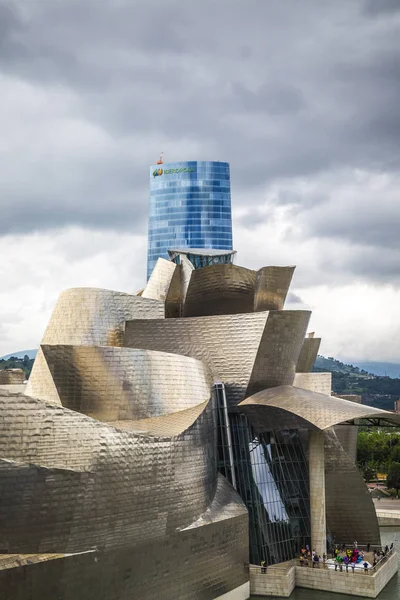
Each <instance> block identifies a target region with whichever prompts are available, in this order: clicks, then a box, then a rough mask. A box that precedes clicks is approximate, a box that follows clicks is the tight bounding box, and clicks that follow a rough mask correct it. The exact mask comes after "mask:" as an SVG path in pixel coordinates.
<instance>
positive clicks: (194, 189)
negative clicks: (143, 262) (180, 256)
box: [147, 161, 232, 277]
mask: <svg viewBox="0 0 400 600" xmlns="http://www.w3.org/2000/svg"><path fill="white" fill-rule="evenodd" d="M175 248H179V249H183V248H213V249H215V250H232V217H231V189H230V171H229V164H228V163H226V162H213V161H189V162H179V163H168V164H163V165H156V166H152V167H150V209H149V237H148V255H147V277H150V274H151V272H152V270H153V268H154V266H155V264H156V262H157V259H158V257H160V256H161V257H163V258H166V259H168V250H172V249H175Z"/></svg>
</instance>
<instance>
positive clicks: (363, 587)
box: [249, 550, 398, 598]
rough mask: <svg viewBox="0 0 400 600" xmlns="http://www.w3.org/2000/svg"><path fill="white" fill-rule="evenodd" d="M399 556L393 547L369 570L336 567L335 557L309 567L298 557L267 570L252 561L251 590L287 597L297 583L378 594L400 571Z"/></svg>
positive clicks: (326, 588)
mask: <svg viewBox="0 0 400 600" xmlns="http://www.w3.org/2000/svg"><path fill="white" fill-rule="evenodd" d="M370 554H371V553H369V557H370ZM372 556H373V555H372ZM397 560H398V556H397V553H396V552H395V551H394V550H393V551H392V552H389V553H388V554H387V555H386V556H385V557H384V558H383V559H382V560H381V561H379V563H378V564H377V566H376V567H372V566H371V567H370V568H369V569H368V570H367V571H364V568H359V567H357V568H355V570H354V572H353V571H352V569H351V568H349V570H348V571H346V569H345V568H343V570H342V571H340V570H339V569H338V570H337V571H335V567H334V562H333V561H332V559H330V560H329V561H327V563H326V564H325V565H323V563H322V562H321V563H320V567H319V568H318V567H314V568H313V567H312V566H310V565H311V563H310V565H309V566H308V567H307V566H304V565H303V566H300V561H299V560H298V559H296V560H292V561H289V562H286V563H281V564H278V565H273V566H269V567H267V568H266V572H263V571H262V568H261V567H260V566H258V565H257V566H256V565H250V568H249V570H250V590H251V593H252V594H253V595H258V596H278V597H281V598H288V597H289V596H290V594H291V593H292V591H293V589H294V588H295V587H302V588H308V589H314V590H324V591H330V592H337V593H342V594H348V595H352V596H361V597H363V598H376V597H377V596H378V595H379V593H380V592H381V591H382V589H383V588H384V587H385V585H386V584H387V583H388V581H390V579H391V578H392V577H393V576H394V575H395V573H396V572H397V568H398V564H397ZM368 562H369V561H368Z"/></svg>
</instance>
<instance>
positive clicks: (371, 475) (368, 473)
mask: <svg viewBox="0 0 400 600" xmlns="http://www.w3.org/2000/svg"><path fill="white" fill-rule="evenodd" d="M363 476H364V479H365V481H366V482H367V483H369V482H370V481H371V480H372V479H375V478H376V469H375V468H374V467H373V466H372V465H371V464H367V465H365V467H364V469H363Z"/></svg>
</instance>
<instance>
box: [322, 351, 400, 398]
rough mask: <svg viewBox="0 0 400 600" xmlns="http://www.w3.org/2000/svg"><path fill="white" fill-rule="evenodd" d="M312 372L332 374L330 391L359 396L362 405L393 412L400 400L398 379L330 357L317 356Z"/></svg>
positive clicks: (399, 380) (399, 382) (399, 381)
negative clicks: (376, 373) (374, 373)
mask: <svg viewBox="0 0 400 600" xmlns="http://www.w3.org/2000/svg"><path fill="white" fill-rule="evenodd" d="M313 371H315V372H323V371H325V372H326V371H330V372H331V373H332V390H333V391H334V392H335V393H336V394H359V395H360V396H361V397H362V403H363V404H368V405H369V406H375V407H376V408H382V409H384V410H393V409H394V402H395V401H396V400H399V399H400V379H393V378H391V377H386V376H378V375H373V374H372V373H369V372H368V371H366V370H364V369H360V368H359V367H356V366H354V365H347V364H345V363H342V362H341V361H339V360H336V359H334V358H332V357H328V358H326V357H325V356H318V357H317V360H316V361H315V364H314V368H313Z"/></svg>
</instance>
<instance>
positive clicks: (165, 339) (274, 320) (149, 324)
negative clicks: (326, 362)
mask: <svg viewBox="0 0 400 600" xmlns="http://www.w3.org/2000/svg"><path fill="white" fill-rule="evenodd" d="M309 316H310V313H309V312H308V311H282V312H271V313H268V312H265V313H262V312H260V313H250V314H243V315H219V316H210V317H191V318H186V319H164V320H152V321H143V320H141V319H138V320H135V321H128V322H127V324H126V329H125V346H127V347H136V348H147V349H149V350H161V351H163V352H174V353H175V352H176V353H178V354H183V355H185V356H193V357H194V358H197V359H199V360H202V361H203V362H204V363H205V364H207V366H208V367H209V369H210V370H211V372H212V373H213V375H214V378H215V379H216V380H219V381H223V382H224V383H225V386H226V392H227V399H228V403H229V405H230V406H234V405H236V404H237V403H238V402H240V401H241V400H243V398H244V397H245V396H246V393H251V391H250V392H249V391H247V392H246V390H248V389H249V390H255V389H260V388H264V387H267V386H273V385H278V384H286V383H292V382H293V378H294V374H295V366H296V364H297V359H298V354H299V352H300V348H301V343H302V340H303V337H304V331H305V329H306V328H307V323H308V319H309Z"/></svg>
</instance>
